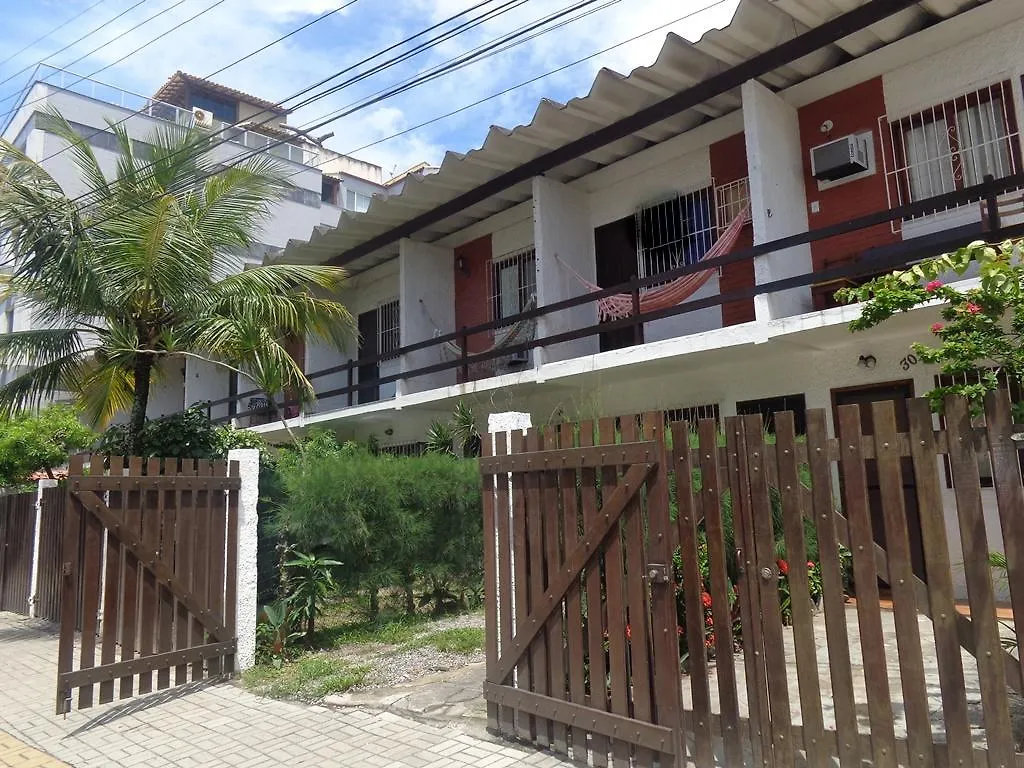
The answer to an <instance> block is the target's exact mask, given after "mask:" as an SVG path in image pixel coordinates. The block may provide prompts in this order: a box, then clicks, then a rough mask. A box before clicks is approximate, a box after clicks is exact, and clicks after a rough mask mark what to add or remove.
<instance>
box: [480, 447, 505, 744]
mask: <svg viewBox="0 0 1024 768" xmlns="http://www.w3.org/2000/svg"><path fill="white" fill-rule="evenodd" d="M491 439H492V438H491V436H490V435H484V436H483V440H481V446H480V447H481V458H487V457H488V456H490V455H491V454H492V453H493V448H492V446H491ZM498 480H499V482H500V481H501V478H498ZM494 493H495V476H494V475H484V476H483V484H482V488H481V495H482V500H483V511H484V537H483V538H484V609H485V610H484V627H485V638H486V660H487V672H486V674H487V679H488V680H491V681H492V682H501V681H500V680H498V681H495V680H493V675H494V667H495V665H496V664H497V662H498V594H499V591H503V588H504V585H499V584H498V563H497V560H498V552H497V547H498V546H499V545H498V542H497V540H496V537H497V521H496V519H495V512H494V507H495V504H494ZM487 727H488V728H489V729H491V730H492V731H496V730H498V705H497V704H496V703H494V702H492V701H488V702H487Z"/></svg>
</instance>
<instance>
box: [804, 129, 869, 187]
mask: <svg viewBox="0 0 1024 768" xmlns="http://www.w3.org/2000/svg"><path fill="white" fill-rule="evenodd" d="M868 170H871V165H870V163H869V161H868V144H867V141H866V140H865V139H864V138H863V137H862V136H855V135H850V136H844V137H843V138H841V139H836V140H835V141H830V142H829V143H828V144H822V145H820V146H817V147H814V148H813V149H811V175H812V176H814V178H816V179H818V180H819V181H838V180H839V179H845V178H846V177H847V176H853V175H854V174H857V173H863V172H864V171H868Z"/></svg>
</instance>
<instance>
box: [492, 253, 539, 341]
mask: <svg viewBox="0 0 1024 768" xmlns="http://www.w3.org/2000/svg"><path fill="white" fill-rule="evenodd" d="M512 269H514V270H515V271H516V273H517V281H516V282H517V285H516V289H515V290H516V295H517V299H518V301H517V304H518V308H517V309H516V311H515V312H513V313H511V314H508V315H506V314H504V313H503V312H502V305H503V297H504V294H503V291H502V281H501V275H502V273H503V272H505V271H506V270H512ZM487 281H488V289H487V294H488V301H487V312H488V320H489V322H495V321H497V320H505V319H508V318H510V317H515V316H516V315H519V314H522V312H523V311H524V310H525V308H526V305H527V304H528V303H529V301H530V296H531V293H532V295H534V296H536V294H537V249H536V247H535V246H533V245H530V246H527V247H526V248H519V249H518V250H515V251H509V252H508V253H503V254H502V255H500V256H496V257H494V258H492V259H489V260H488V262H487Z"/></svg>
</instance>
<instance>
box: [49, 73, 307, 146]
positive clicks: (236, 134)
mask: <svg viewBox="0 0 1024 768" xmlns="http://www.w3.org/2000/svg"><path fill="white" fill-rule="evenodd" d="M30 82H31V83H45V84H46V85H50V86H53V87H55V88H60V89H61V90H64V91H68V92H70V93H77V94H79V95H80V96H87V97H89V98H90V99H96V100H98V101H103V102H106V103H108V104H113V105H115V106H118V107H121V108H122V109H129V110H131V111H133V112H138V113H140V114H144V115H148V116H149V117H153V118H156V119H157V120H164V121H166V122H168V123H176V124H178V125H182V126H190V125H192V111H191V110H188V109H182V108H181V107H176V106H175V105H173V104H167V103H166V102H163V101H157V100H156V99H152V98H150V97H148V96H141V95H140V94H137V93H133V92H131V91H126V90H124V89H123V88H117V87H115V86H112V85H107V84H106V83H101V82H99V81H98V80H93V79H91V78H88V77H83V76H81V75H76V74H75V73H74V72H68V71H67V70H63V69H58V68H56V67H50V66H48V65H45V64H41V65H39V66H38V67H37V68H36V72H35V75H33V77H32V79H31V81H30ZM228 126H229V123H224V122H221V121H214V123H213V128H212V131H211V132H212V133H213V134H214V135H217V136H218V138H223V139H226V140H228V141H230V142H232V143H234V144H240V145H242V146H244V147H246V148H248V149H254V150H262V149H266V148H267V147H268V146H269V145H270V144H271V143H272V142H275V141H276V140H275V139H272V138H271V137H269V136H266V135H264V134H262V133H258V132H256V131H249V130H245V129H243V128H229V127H228ZM269 152H270V154H271V155H274V156H275V157H278V158H281V159H282V160H289V161H291V162H293V163H299V164H300V165H315V164H316V163H317V162H318V161H319V154H318V153H317V152H315V151H311V150H310V149H306V148H305V147H302V146H300V145H298V144H293V143H282V144H276V145H275V146H273V147H271V148H270V150H269Z"/></svg>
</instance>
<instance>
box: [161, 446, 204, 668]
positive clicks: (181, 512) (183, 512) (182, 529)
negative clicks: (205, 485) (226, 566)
mask: <svg viewBox="0 0 1024 768" xmlns="http://www.w3.org/2000/svg"><path fill="white" fill-rule="evenodd" d="M165 467H166V470H167V472H169V473H172V474H173V475H174V476H178V475H179V474H180V475H182V476H184V477H190V476H191V475H194V474H195V471H196V463H195V460H193V459H183V460H182V461H181V468H180V470H179V468H178V466H177V462H175V463H174V464H171V463H167V464H166V465H165ZM177 496H178V499H177V506H178V514H177V518H176V520H175V526H174V549H175V559H174V572H175V574H176V575H177V577H178V579H179V580H180V582H181V585H182V587H183V588H185V589H187V590H189V591H192V590H194V589H195V579H194V576H193V572H192V562H193V557H192V550H193V549H195V539H196V507H195V491H192V490H179V491H178V492H177ZM174 621H175V627H174V647H175V650H183V649H185V648H188V647H189V646H190V645H191V637H192V619H191V616H190V614H189V610H188V606H186V605H185V603H184V602H182V601H181V600H180V599H179V600H178V601H177V602H176V603H175V619H174ZM187 682H188V665H186V664H179V665H177V666H176V667H175V668H174V684H175V685H183V684H184V683H187Z"/></svg>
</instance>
